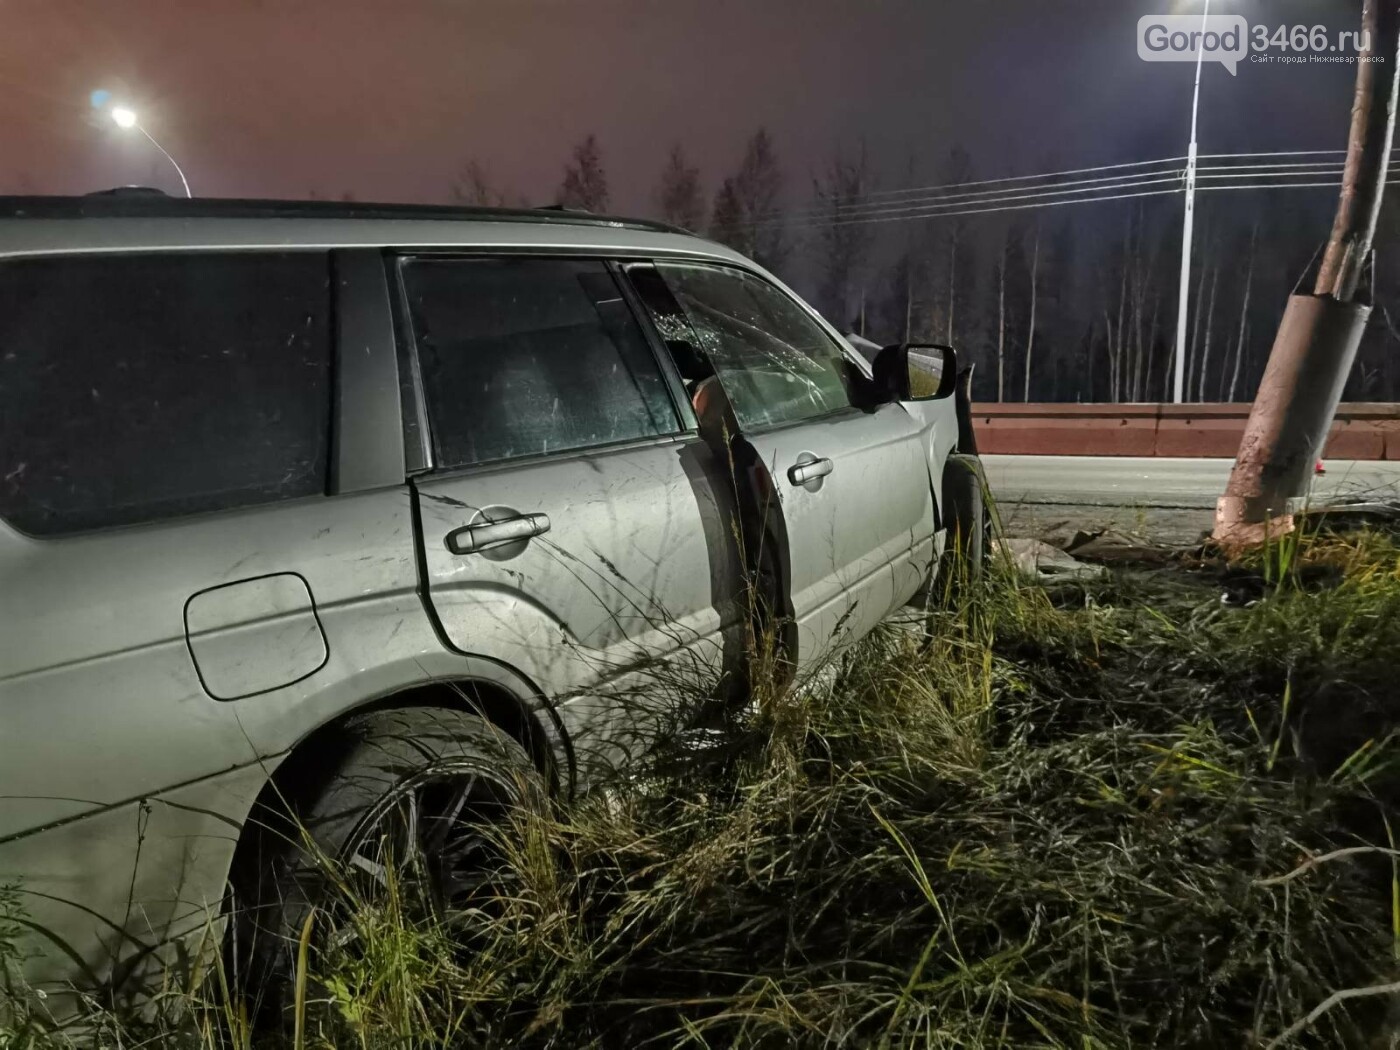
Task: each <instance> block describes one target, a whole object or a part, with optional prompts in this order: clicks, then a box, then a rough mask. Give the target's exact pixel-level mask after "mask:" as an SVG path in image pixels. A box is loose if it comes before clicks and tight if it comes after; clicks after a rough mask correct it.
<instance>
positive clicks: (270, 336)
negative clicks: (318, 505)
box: [0, 252, 331, 535]
mask: <svg viewBox="0 0 1400 1050" xmlns="http://www.w3.org/2000/svg"><path fill="white" fill-rule="evenodd" d="M329 275H330V263H329V258H328V256H327V255H326V254H325V253H324V252H276V253H265V252H257V253H193V252H183V253H162V254H140V255H90V256H68V257H62V258H36V259H20V260H12V261H8V262H4V263H0V517H2V518H4V519H5V520H6V521H8V522H9V523H10V524H12V525H13V526H15V527H16V528H18V529H20V530H22V531H25V532H29V533H33V534H37V535H47V534H55V533H64V532H74V531H80V530H87V529H97V528H104V527H108V526H114V525H129V524H133V523H138V522H148V521H153V520H157V519H161V518H166V517H172V516H177V515H184V514H193V513H199V512H203V511H213V510H222V509H228V508H232V507H238V506H244V505H248V504H255V503H262V502H266V501H270V500H277V499H288V498H293V497H298V496H307V495H312V494H315V493H322V492H324V491H325V485H326V475H327V469H328V440H329V417H330V400H331V390H330V375H331V307H330V303H331V283H330V276H329Z"/></svg>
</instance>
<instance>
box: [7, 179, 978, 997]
mask: <svg viewBox="0 0 1400 1050" xmlns="http://www.w3.org/2000/svg"><path fill="white" fill-rule="evenodd" d="M0 300H2V301H3V306H2V307H0V622H2V623H3V629H0V885H6V884H14V885H16V886H17V887H18V891H19V894H20V902H21V906H22V907H23V909H24V915H23V917H22V919H21V921H22V922H23V923H24V924H25V927H26V929H27V931H28V934H29V936H28V938H27V942H26V947H27V949H28V950H29V951H30V952H31V957H30V958H29V960H28V961H27V963H26V978H27V980H28V981H29V982H30V983H32V984H33V985H34V986H35V987H39V988H43V989H46V990H47V991H49V992H50V994H53V995H57V994H60V993H61V992H62V991H63V990H64V989H71V988H74V987H77V988H87V989H92V988H102V989H106V990H107V991H108V992H109V993H110V994H111V995H114V996H117V997H121V996H125V995H135V994H138V988H139V985H140V980H141V975H142V974H147V973H150V972H152V971H153V969H158V968H160V967H164V966H169V965H172V964H176V965H178V964H179V963H180V961H181V960H182V959H184V958H187V957H188V956H190V955H192V954H193V953H195V952H197V951H199V950H200V946H201V945H206V944H207V943H208V942H209V941H210V940H211V939H213V940H217V939H218V937H219V936H222V929H223V926H224V925H225V924H224V923H222V922H221V921H220V919H219V916H220V915H221V914H224V910H225V909H226V908H227V907H228V901H229V899H230V896H231V894H230V890H229V887H230V886H232V887H233V893H234V894H242V899H243V903H244V904H245V905H249V901H250V899H251V904H250V905H249V907H250V910H252V911H254V912H257V911H258V909H259V908H264V909H265V902H264V901H262V899H261V897H260V896H259V895H260V894H263V893H264V892H266V891H267V883H268V882H269V881H272V882H277V881H278V880H279V879H281V877H282V874H286V873H290V874H291V875H292V876H294V875H295V874H296V871H295V869H296V863H295V862H294V861H290V862H289V861H287V860H286V859H285V858H283V859H282V860H281V861H278V860H277V859H276V858H275V857H273V856H272V854H274V853H276V852H277V850H276V848H275V843H272V842H271V841H270V840H269V838H268V836H267V834H266V829H267V826H268V820H267V819H264V818H265V817H266V815H267V814H269V813H271V812H272V811H273V810H277V811H278V812H281V813H283V814H284V815H286V816H290V817H291V818H294V819H296V820H299V821H300V820H305V821H306V822H307V823H308V825H309V826H311V827H312V828H313V829H315V830H316V834H318V835H319V836H320V839H319V841H320V842H321V843H322V845H324V846H325V847H326V848H327V849H330V850H333V851H335V852H338V853H340V854H341V855H343V856H349V857H351V858H352V859H354V860H355V861H357V862H359V863H361V865H362V866H363V867H365V868H367V869H368V868H372V867H373V866H374V865H375V864H377V863H379V861H377V860H376V859H375V858H374V857H372V856H370V855H369V850H370V845H369V843H371V841H372V839H373V835H374V833H376V832H375V828H377V827H378V825H376V824H375V823H374V822H375V821H376V820H382V819H386V818H385V814H386V813H388V812H389V811H390V810H391V809H393V808H394V807H395V806H399V805H400V804H401V803H403V804H411V806H413V807H418V806H422V807H426V808H424V809H423V810H422V812H421V813H419V811H418V810H417V809H415V810H414V812H415V814H418V815H419V816H420V817H421V826H422V827H423V828H426V829H428V830H427V831H424V832H423V835H422V841H420V842H418V844H417V846H418V848H423V849H427V850H429V851H432V850H437V852H438V853H440V854H443V855H445V854H446V853H447V852H449V849H450V847H449V846H448V845H447V843H448V841H449V839H450V838H451V836H449V835H447V834H446V833H445V832H444V834H443V835H442V836H440V837H438V838H437V839H434V838H433V837H432V835H433V834H435V832H434V831H433V830H432V829H434V828H444V829H445V828H446V826H447V824H449V823H451V822H453V821H455V820H458V819H461V818H462V815H463V814H466V813H475V814H477V815H478V816H479V815H480V814H483V813H488V812H491V811H492V807H493V806H496V805H498V804H501V803H503V800H504V801H506V802H508V801H509V799H508V796H510V794H511V791H512V790H513V789H512V788H511V787H510V783H511V781H512V777H515V778H516V779H517V780H518V776H517V774H519V775H524V776H528V777H531V778H534V782H535V783H536V784H537V786H538V789H539V791H540V792H541V793H543V794H546V795H547V794H549V793H557V794H561V795H567V794H570V793H573V792H577V791H580V790H583V789H584V788H585V787H586V786H587V784H588V783H589V782H590V780H592V779H593V778H594V777H595V776H596V774H597V771H598V770H600V769H602V768H606V767H610V766H611V765H612V764H615V763H616V762H618V761H620V760H623V759H625V757H626V756H627V755H629V754H632V753H635V750H636V749H637V748H638V747H645V746H646V743H647V736H648V733H649V732H651V731H652V730H651V728H650V726H651V723H649V722H648V720H647V717H646V715H645V712H644V711H642V710H641V708H642V707H645V704H646V703H647V702H656V701H657V696H656V695H655V694H657V693H660V692H664V689H662V688H661V687H660V686H658V684H657V683H658V682H659V681H660V680H661V679H662V678H663V677H665V676H658V675H657V673H656V670H655V668H656V666H657V665H658V664H660V665H663V666H665V667H667V668H670V669H671V672H668V673H669V674H670V679H671V680H674V679H677V678H682V677H683V678H685V679H686V680H687V681H703V682H706V683H709V684H708V685H707V686H706V689H707V692H708V694H709V695H710V696H711V698H712V700H713V702H714V703H715V704H719V705H723V704H732V703H735V702H742V698H743V694H744V692H745V689H746V686H747V683H746V680H745V674H746V670H745V669H746V667H747V665H748V657H749V656H750V655H751V653H750V650H751V649H752V647H753V645H754V644H755V638H756V637H757V636H758V635H759V634H760V633H762V632H763V631H764V630H765V629H768V628H769V627H772V626H776V627H777V629H778V631H779V633H780V635H781V638H782V656H783V659H784V660H785V661H786V665H787V667H788V670H789V672H790V674H791V675H792V676H794V677H801V676H802V675H804V674H807V673H810V672H811V671H812V670H813V669H814V668H816V667H817V666H819V665H820V664H821V663H822V662H823V661H826V660H829V659H830V658H831V657H832V655H833V654H834V653H837V652H839V651H840V650H841V649H842V648H843V647H844V646H847V645H849V644H851V643H852V642H854V641H857V640H859V639H860V638H861V637H863V636H865V635H866V634H868V633H869V632H870V631H871V630H872V629H873V628H874V627H875V625H876V624H877V623H879V622H880V621H881V620H882V619H884V618H885V617H886V616H888V615H889V614H890V613H891V612H893V611H895V610H897V609H899V608H901V607H902V606H904V605H906V604H907V603H909V602H911V601H913V600H915V599H917V598H918V597H919V596H921V595H925V594H926V593H927V592H928V589H929V586H930V583H931V581H932V579H933V578H934V574H935V573H936V571H937V565H938V557H939V554H940V553H941V552H942V550H943V547H944V542H945V536H946V535H947V534H948V532H949V522H950V521H953V520H956V519H957V516H958V513H959V510H958V508H956V507H950V505H949V504H950V500H951V499H952V497H950V496H949V495H948V494H947V493H948V492H951V491H953V488H955V487H956V486H951V487H950V485H949V482H948V476H949V471H950V470H953V471H954V472H956V471H957V469H958V466H957V465H958V463H959V459H958V457H957V455H956V445H957V441H958V419H957V415H956V412H955V408H954V398H953V397H952V394H953V388H954V385H955V379H954V377H955V373H956V364H955V361H954V359H953V356H952V352H951V350H948V349H947V348H925V349H922V350H917V349H916V350H914V351H912V355H911V349H910V348H909V347H890V348H886V349H885V350H883V351H881V352H880V354H878V355H875V360H874V362H873V365H872V364H871V363H869V362H867V361H865V360H864V359H862V358H861V356H860V355H859V354H857V353H855V352H853V351H852V350H851V348H850V347H849V346H848V345H847V344H846V343H845V342H844V341H843V340H842V339H841V337H840V336H839V335H838V333H837V332H836V331H835V330H834V329H833V328H831V326H830V325H828V324H827V323H826V322H825V321H824V320H822V319H821V318H820V316H819V315H817V314H816V313H815V312H814V311H813V310H811V308H809V307H808V306H806V305H805V304H804V303H803V302H802V301H801V300H800V299H799V298H797V297H796V296H795V295H794V294H793V293H792V292H791V291H789V290H788V289H787V288H785V287H784V286H783V285H782V284H780V283H779V282H778V281H776V279H774V278H773V277H772V276H771V275H770V274H768V273H766V272H765V271H763V270H762V269H760V268H759V267H757V266H755V265H754V264H753V263H752V262H750V261H749V260H747V259H745V258H744V257H742V256H740V255H738V254H736V253H734V252H732V251H730V250H729V249H727V248H724V247H722V246H720V245H717V244H713V243H710V242H707V241H704V240H701V239H698V238H696V237H693V236H690V235H688V234H685V233H683V232H680V231H676V230H673V229H670V228H668V227H665V226H661V225H658V224H652V223H645V222H633V221H629V220H615V219H606V218H601V217H595V216H590V215H582V214H572V213H567V212H558V211H539V212H532V211H507V210H492V209H465V210H463V209H435V208H416V207H398V206H395V207H377V206H368V205H314V204H312V205H308V204H278V203H269V202H237V201H224V202H214V201H191V202H185V201H167V200H164V199H159V198H150V197H139V198H132V199H123V198H121V197H120V196H113V197H107V198H68V199H64V198H49V199H40V198H13V199H10V200H8V201H3V202H0ZM920 370H922V384H923V385H922V386H920V384H919V382H917V381H914V380H911V375H912V376H914V377H915V380H917V379H918V377H919V375H920ZM911 383H912V385H911ZM965 473H966V471H965V470H964V475H965ZM965 488H966V486H965V485H964V486H962V488H960V489H959V491H962V489H965ZM755 580H757V581H759V583H758V584H757V586H758V588H759V590H760V591H761V592H762V595H761V596H762V602H761V604H760V605H759V606H755V603H754V602H753V600H752V595H753V588H754V586H755V584H754V581H755ZM756 608H758V609H759V611H758V612H755V609H756ZM637 698H641V700H642V703H641V706H640V707H639V703H638V702H637ZM396 749H397V750H396ZM391 752H392V753H394V754H395V755H396V756H397V757H396V758H395V765H394V766H393V771H392V773H389V772H386V769H387V768H388V767H387V766H386V765H384V764H383V763H379V764H378V765H376V764H375V763H376V760H375V759H374V757H373V756H374V755H375V754H387V753H391ZM502 770H507V771H510V775H507V773H506V772H500V773H499V774H498V773H497V771H502ZM521 771H525V772H524V773H521ZM352 774H354V775H352ZM468 774H469V775H470V784H469V785H468V781H467V776H468ZM366 785H368V786H366ZM483 785H484V786H483ZM355 792H359V794H355ZM428 808H431V809H432V812H431V813H429V812H428ZM347 814H348V816H347ZM318 821H319V822H320V823H317V822H318ZM322 832H324V833H323V834H322ZM381 859H382V858H381ZM438 859H441V858H438ZM452 863H454V864H456V863H463V864H464V863H467V860H466V859H465V858H462V857H456V858H453V860H452ZM279 864H280V866H279ZM450 867H451V864H447V863H446V862H444V863H443V864H442V865H441V868H442V870H443V871H447V870H448V869H449V868H450ZM279 873H281V874H279ZM275 889H276V890H277V892H278V894H279V897H278V899H279V900H280V901H283V902H285V901H286V900H287V899H288V894H287V886H286V884H285V883H281V884H279V885H278V886H276V887H275ZM278 907H279V909H280V910H278V911H277V913H276V914H275V915H272V916H271V917H270V918H268V916H267V914H266V913H265V910H264V914H263V918H268V921H269V922H270V923H271V924H273V925H276V924H278V923H282V924H285V923H286V922H288V921H290V919H292V918H294V917H295V915H294V914H292V912H290V911H289V906H288V905H286V904H280V905H279V906H278Z"/></svg>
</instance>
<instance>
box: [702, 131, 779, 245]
mask: <svg viewBox="0 0 1400 1050" xmlns="http://www.w3.org/2000/svg"><path fill="white" fill-rule="evenodd" d="M782 189H783V175H782V171H781V169H780V168H779V167H778V158H777V154H776V152H775V151H774V149H773V138H772V136H771V135H769V134H768V131H767V129H765V128H759V129H758V131H756V132H754V135H753V137H752V138H751V139H749V142H748V145H747V146H746V147H745V149H744V159H743V162H742V163H741V164H740V165H739V170H738V172H737V173H736V174H735V175H733V176H732V177H730V178H728V179H725V180H724V182H723V183H722V184H721V185H720V188H719V192H718V193H717V194H716V195H715V208H714V212H713V214H712V217H711V219H710V232H711V235H712V236H713V237H714V238H715V239H716V240H718V241H722V242H723V243H725V244H727V245H729V246H730V247H731V248H733V249H734V250H735V251H738V252H742V253H743V254H745V255H747V256H749V257H750V258H752V259H753V260H754V261H755V262H757V263H759V264H760V265H762V266H767V267H769V268H770V269H776V268H778V267H779V266H781V265H782V264H783V262H785V261H786V259H787V256H788V251H789V246H788V243H787V233H786V231H785V229H784V224H783V216H782V211H781V207H780V198H781V195H782Z"/></svg>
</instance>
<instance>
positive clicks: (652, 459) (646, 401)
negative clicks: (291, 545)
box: [396, 255, 735, 758]
mask: <svg viewBox="0 0 1400 1050" xmlns="http://www.w3.org/2000/svg"><path fill="white" fill-rule="evenodd" d="M396 273H397V283H398V285H399V288H400V290H401V295H402V303H403V307H404V309H403V310H402V314H403V324H402V326H401V328H402V329H403V332H404V338H405V339H406V340H407V341H409V342H410V343H411V346H412V350H413V356H414V359H413V362H412V363H413V366H414V368H415V369H416V373H417V377H416V382H417V384H418V386H419V390H420V394H421V404H422V406H423V408H424V412H425V416H426V418H425V419H423V420H422V421H421V425H422V429H423V432H424V433H425V434H426V435H428V441H429V449H428V451H429V453H430V459H431V466H430V468H429V469H427V470H426V471H424V472H422V473H420V474H419V475H418V476H417V477H416V479H415V482H414V488H415V491H416V498H417V508H418V519H417V520H418V527H419V542H420V551H421V554H420V556H421V559H422V572H423V575H424V579H425V582H426V586H427V593H428V596H429V599H430V603H431V608H432V610H433V612H434V614H435V615H436V617H437V619H438V621H439V622H440V624H441V629H442V632H443V634H444V636H445V638H446V640H447V641H448V642H449V643H450V644H451V645H452V646H453V647H454V648H456V649H459V650H462V651H464V652H470V653H476V654H481V655H485V656H489V657H492V658H494V659H498V660H502V661H505V662H507V663H509V664H510V665H511V666H513V667H514V668H516V669H517V670H518V671H520V672H522V673H523V674H525V675H527V676H528V677H529V678H531V679H532V680H533V681H534V682H535V683H536V685H537V686H538V687H539V688H540V690H541V691H542V692H543V693H545V694H546V695H547V696H548V697H550V698H553V699H571V700H573V701H574V702H573V703H570V704H569V705H566V706H567V710H566V711H565V712H564V717H565V720H566V723H568V722H573V723H574V724H570V725H566V728H568V729H570V730H571V731H572V732H573V733H574V734H575V740H574V743H575V746H576V748H578V747H587V739H588V731H589V730H592V729H597V728H598V727H597V726H596V725H590V724H585V723H588V722H589V721H590V720H594V719H596V716H597V712H596V710H593V708H592V707H591V705H589V704H586V703H583V704H581V703H579V702H578V701H579V699H580V698H589V697H596V696H598V695H600V694H606V695H607V701H606V702H607V703H608V704H610V705H612V706H613V707H617V706H618V703H619V701H618V693H619V691H621V690H624V689H626V688H632V689H634V690H635V691H636V693H637V695H639V696H642V695H644V696H645V697H646V698H647V700H648V701H654V700H656V699H657V696H658V693H660V692H664V691H666V688H667V687H668V686H675V687H676V688H678V689H681V690H684V689H687V688H703V687H704V682H705V680H706V679H707V678H711V679H712V678H713V677H714V676H716V675H717V674H718V673H719V672H720V671H721V670H722V662H723V661H722V654H723V648H724V646H723V642H722V638H721V630H720V628H721V622H722V618H723V617H724V615H725V600H726V599H725V596H726V594H727V593H731V592H732V591H733V590H734V586H733V583H732V579H733V576H734V575H735V573H734V571H733V570H732V568H731V567H730V566H729V565H728V564H727V563H726V560H725V559H726V545H725V542H724V537H723V533H722V530H723V528H724V525H723V522H724V521H725V520H726V519H727V517H728V514H727V512H725V511H723V510H722V509H721V508H720V507H719V506H718V504H717V500H719V499H721V498H722V487H721V486H719V485H718V484H716V481H715V473H714V469H713V465H712V464H711V463H710V457H709V455H708V453H707V452H706V451H705V449H704V447H703V446H702V445H701V444H700V443H699V440H698V438H697V437H696V435H695V433H694V430H693V428H689V429H688V428H687V427H686V426H685V425H684V423H683V421H682V417H681V414H680V413H679V412H678V408H679V407H680V405H679V401H680V399H679V398H677V397H676V396H673V390H674V389H675V385H674V382H673V380H672V379H669V378H668V376H667V374H666V372H665V370H664V365H663V361H662V360H661V358H660V357H659V356H658V354H657V353H655V352H654V348H653V347H652V345H651V344H650V343H649V342H648V341H647V336H646V334H645V332H644V330H643V328H642V326H641V325H640V324H639V322H638V320H637V318H636V315H635V314H634V313H633V312H632V310H631V309H630V307H629V306H628V304H627V302H626V301H625V299H624V297H623V292H622V289H621V286H620V285H619V283H618V281H617V280H616V278H615V276H614V273H613V272H612V270H611V269H610V267H609V265H608V264H607V263H606V262H605V261H602V260H598V259H577V258H542V257H532V256H514V257H495V258H490V257H460V256H459V257H449V256H441V255H423V256H417V257H412V256H405V257H403V258H401V259H399V260H397V263H396ZM728 618H729V620H730V621H732V620H733V618H734V615H733V610H732V609H730V610H729V611H728ZM731 653H732V646H731ZM623 706H625V705H623ZM583 711H588V712H589V713H588V714H583V713H581V712H583ZM625 720H626V719H624V721H625ZM584 757H585V758H586V757H587V756H584Z"/></svg>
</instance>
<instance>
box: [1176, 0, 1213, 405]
mask: <svg viewBox="0 0 1400 1050" xmlns="http://www.w3.org/2000/svg"><path fill="white" fill-rule="evenodd" d="M1209 16H1210V0H1206V3H1205V8H1204V9H1203V10H1202V11H1201V35H1200V38H1199V39H1198V40H1197V41H1196V87H1195V90H1194V91H1193V92H1192V94H1191V144H1190V145H1189V146H1187V147H1186V213H1185V215H1184V216H1183V218H1182V220H1181V288H1180V290H1179V291H1178V292H1177V300H1176V372H1175V374H1174V376H1173V378H1172V400H1173V401H1175V402H1176V403H1177V404H1178V405H1179V404H1181V403H1182V402H1183V401H1184V400H1186V320H1187V317H1188V316H1189V315H1190V313H1191V226H1192V222H1193V220H1194V219H1195V217H1196V112H1197V110H1198V109H1199V108H1200V105H1201V58H1202V56H1203V55H1204V53H1205V47H1206V19H1207V18H1208V17H1209Z"/></svg>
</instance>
